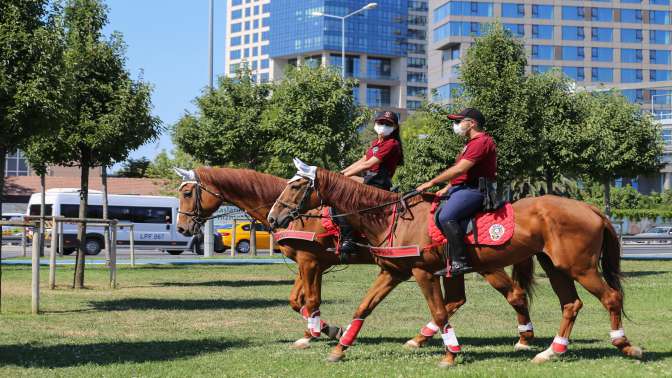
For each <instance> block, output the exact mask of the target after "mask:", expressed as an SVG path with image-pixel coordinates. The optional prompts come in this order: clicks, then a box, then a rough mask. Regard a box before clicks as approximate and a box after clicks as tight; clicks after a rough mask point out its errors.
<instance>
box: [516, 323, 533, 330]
mask: <svg viewBox="0 0 672 378" xmlns="http://www.w3.org/2000/svg"><path fill="white" fill-rule="evenodd" d="M530 331H534V327H533V326H532V323H531V322H530V323H527V324H519V325H518V333H523V332H530Z"/></svg>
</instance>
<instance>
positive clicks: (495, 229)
mask: <svg viewBox="0 0 672 378" xmlns="http://www.w3.org/2000/svg"><path fill="white" fill-rule="evenodd" d="M488 232H489V233H490V239H492V240H493V241H497V240H499V239H501V238H502V236H504V233H505V232H506V228H504V226H502V225H501V224H499V223H495V224H493V225H492V226H490V229H489V230H488Z"/></svg>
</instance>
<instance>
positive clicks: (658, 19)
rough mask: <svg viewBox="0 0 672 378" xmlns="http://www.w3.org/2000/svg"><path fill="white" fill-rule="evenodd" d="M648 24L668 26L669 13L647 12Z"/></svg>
mask: <svg viewBox="0 0 672 378" xmlns="http://www.w3.org/2000/svg"><path fill="white" fill-rule="evenodd" d="M649 23H651V24H660V25H669V24H670V12H668V11H657V10H652V11H649Z"/></svg>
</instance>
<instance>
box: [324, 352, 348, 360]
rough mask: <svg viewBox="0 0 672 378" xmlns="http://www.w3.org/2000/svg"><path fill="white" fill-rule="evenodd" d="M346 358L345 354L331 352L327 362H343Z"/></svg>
mask: <svg viewBox="0 0 672 378" xmlns="http://www.w3.org/2000/svg"><path fill="white" fill-rule="evenodd" d="M344 358H345V355H344V354H336V353H329V355H328V356H327V362H341V361H343V359H344Z"/></svg>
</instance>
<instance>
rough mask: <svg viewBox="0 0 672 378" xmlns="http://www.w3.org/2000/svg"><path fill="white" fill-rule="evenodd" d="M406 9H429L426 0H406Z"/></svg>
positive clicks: (423, 10) (421, 10)
mask: <svg viewBox="0 0 672 378" xmlns="http://www.w3.org/2000/svg"><path fill="white" fill-rule="evenodd" d="M408 9H409V10H412V11H419V12H426V11H428V10H429V9H428V8H427V2H426V1H414V0H409V1H408Z"/></svg>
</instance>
